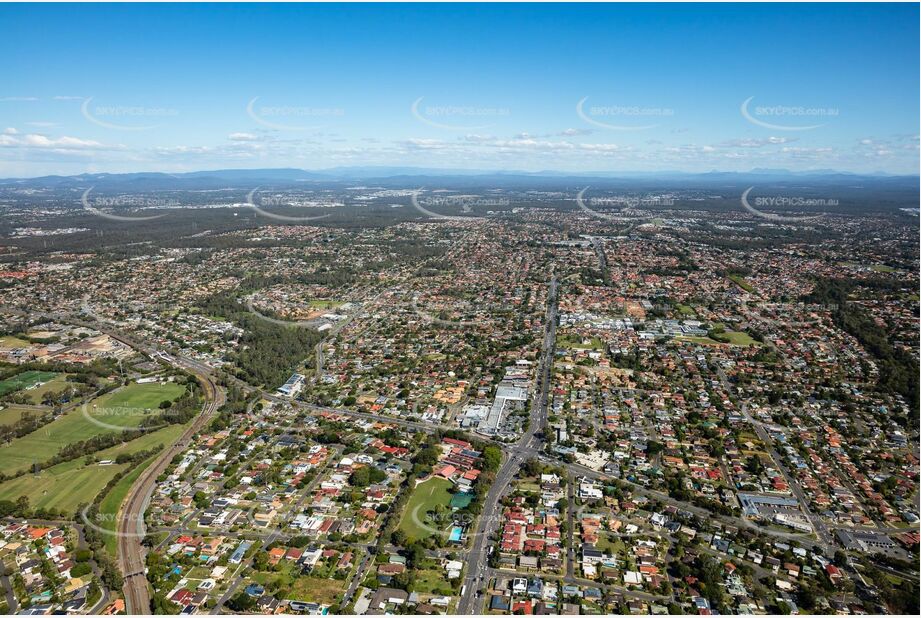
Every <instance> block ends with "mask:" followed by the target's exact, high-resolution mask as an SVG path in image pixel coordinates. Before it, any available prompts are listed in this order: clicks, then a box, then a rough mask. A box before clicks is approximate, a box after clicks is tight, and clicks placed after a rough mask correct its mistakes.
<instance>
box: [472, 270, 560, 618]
mask: <svg viewBox="0 0 921 618" xmlns="http://www.w3.org/2000/svg"><path fill="white" fill-rule="evenodd" d="M558 288H559V281H558V280H557V278H556V275H553V277H552V279H551V281H550V291H549V293H548V296H547V314H546V327H545V330H544V343H543V349H542V351H541V358H540V365H539V367H538V370H537V387H536V393H537V394H536V396H535V399H534V405H533V407H532V409H531V421H530V422H529V423H528V429H527V430H526V431H525V432H524V434H523V435H522V436H521V438H520V439H519V440H518V442H517V443H515V444H514V445H513V446H512V447H511V448H510V449H509V450H508V451H507V452H506V455H507V456H506V459H505V461H504V462H503V464H502V467H500V468H499V472H498V473H496V480H495V481H493V484H492V486H491V487H490V488H489V491H488V492H487V493H486V499H485V500H484V501H483V511H482V512H481V513H480V518H479V520H478V521H477V529H476V532H475V533H474V535H473V541H472V543H473V544H472V546H471V548H470V551H469V552H468V553H467V575H466V577H465V578H464V586H463V588H462V590H463V594H461V598H460V601H458V604H457V613H458V614H479V613H482V612H481V611H480V609H481V607H480V605H481V604H482V601H479V602H478V599H479V598H480V592H481V591H482V589H483V587H484V586H485V584H486V581H485V580H487V579H488V577H489V564H488V557H489V553H488V551H487V545H488V544H489V542H490V538H491V537H492V535H493V533H494V532H495V531H496V529H497V528H498V526H499V520H500V516H501V513H502V507H501V505H500V504H499V500H500V499H501V498H502V495H503V494H504V493H505V491H506V489H507V488H508V485H509V483H511V481H512V479H513V478H514V477H515V475H516V474H517V473H518V470H519V469H520V468H521V466H522V464H524V462H526V461H527V460H528V459H530V458H532V457H534V456H536V455H537V454H539V453H540V450H541V438H540V437H539V436H538V433H539V432H541V431H542V430H543V429H544V427H546V425H547V404H548V400H549V394H550V382H551V380H550V376H551V369H552V367H553V351H554V348H555V345H556V323H557V306H558V302H557V294H558Z"/></svg>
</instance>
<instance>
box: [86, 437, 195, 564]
mask: <svg viewBox="0 0 921 618" xmlns="http://www.w3.org/2000/svg"><path fill="white" fill-rule="evenodd" d="M168 429H170V428H168ZM164 431H165V430H164ZM163 435H164V436H165V437H167V438H169V437H170V436H168V435H167V434H163ZM178 435H179V432H176V436H177V437H178ZM144 437H147V436H144ZM170 442H172V440H170ZM163 444H164V446H165V445H166V444H168V442H167V441H165V440H164V442H163ZM156 458H157V456H156V455H154V456H153V457H149V458H147V459H145V460H144V461H142V462H141V463H140V464H138V465H137V466H135V467H134V469H133V470H131V472H129V473H128V474H126V475H125V476H123V477H122V478H121V480H120V481H118V483H117V484H116V485H115V487H113V488H112V490H111V491H110V492H109V493H107V494H106V497H105V498H103V499H102V502H100V503H99V513H100V514H101V517H100V521H99V522H98V525H99V526H100V527H101V528H104V529H106V530H111V531H113V532H114V531H115V528H116V527H117V526H118V520H117V518H116V515H117V514H118V510H119V508H121V505H122V502H124V501H125V497H126V496H127V495H128V490H129V489H131V486H132V485H134V482H135V481H136V480H137V479H138V477H139V476H141V472H143V471H144V470H145V469H146V468H147V467H148V466H149V465H150V464H152V463H153V461H154V459H156ZM104 540H105V545H106V551H107V552H109V555H110V556H112V558H115V557H116V552H117V551H118V537H117V536H115V535H114V534H110V535H106V536H105V539H104Z"/></svg>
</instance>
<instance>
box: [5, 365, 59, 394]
mask: <svg viewBox="0 0 921 618" xmlns="http://www.w3.org/2000/svg"><path fill="white" fill-rule="evenodd" d="M56 375H58V374H56V373H55V372H53V371H23V372H22V373H17V374H16V375H14V376H12V377H10V378H7V379H6V380H2V381H0V397H2V396H3V395H6V394H7V393H12V392H13V391H18V390H22V389H24V388H30V387H32V386H33V385H35V384H38V383H39V382H47V381H48V380H50V379H52V378H53V377H55V376H56Z"/></svg>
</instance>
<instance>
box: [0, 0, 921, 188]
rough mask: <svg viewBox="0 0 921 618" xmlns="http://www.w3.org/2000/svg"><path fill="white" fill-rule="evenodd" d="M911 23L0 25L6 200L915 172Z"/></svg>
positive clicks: (193, 14) (35, 20) (487, 16)
mask: <svg viewBox="0 0 921 618" xmlns="http://www.w3.org/2000/svg"><path fill="white" fill-rule="evenodd" d="M918 17H919V13H918V6H917V5H916V4H888V5H878V4H877V5H853V4H849V5H840V6H837V5H835V6H831V5H827V4H826V5H802V4H800V5H745V6H740V5H725V4H713V5H689V4H675V5H565V6H563V5H528V6H523V5H471V6H463V5H403V6H388V5H383V6H382V5H362V6H357V5H310V6H305V5H266V4H256V5H211V6H204V5H92V6H81V5H72V4H68V5H47V4H45V5H9V4H4V5H0V21H2V22H3V23H4V24H5V25H6V28H5V29H4V37H3V39H2V40H0V52H2V54H3V57H4V58H5V59H6V60H7V63H5V64H6V71H4V79H3V80H2V82H0V177H12V176H37V175H44V174H57V173H59V174H78V173H82V172H130V171H167V172H170V171H186V170H201V169H216V168H228V167H241V168H242V167H247V168H253V167H297V168H307V169H323V168H330V167H336V166H368V165H387V166H423V167H433V168H439V167H443V168H468V169H488V170H508V169H514V170H528V171H538V170H547V169H552V170H559V171H563V172H581V171H587V170H597V171H656V170H681V171H689V172H700V171H709V170H724V171H746V170H750V169H752V168H788V169H791V170H794V171H804V170H810V169H835V170H841V171H851V172H868V173H872V172H887V173H894V174H904V173H911V174H915V173H917V172H918V165H919V152H918V110H919V96H918V91H919V77H918V75H919V62H918V49H919V40H918Z"/></svg>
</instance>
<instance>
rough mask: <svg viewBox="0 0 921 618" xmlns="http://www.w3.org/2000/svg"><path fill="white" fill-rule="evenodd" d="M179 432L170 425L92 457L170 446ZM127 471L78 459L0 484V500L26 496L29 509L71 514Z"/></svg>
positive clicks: (126, 465) (118, 466)
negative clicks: (61, 510) (117, 475)
mask: <svg viewBox="0 0 921 618" xmlns="http://www.w3.org/2000/svg"><path fill="white" fill-rule="evenodd" d="M183 429H184V426H183V425H170V426H169V427H164V428H163V429H160V430H158V431H154V432H151V433H149V434H147V435H144V436H141V437H140V438H138V439H137V440H132V441H131V442H126V443H125V444H119V445H116V446H113V447H112V448H107V449H105V450H102V451H99V452H98V453H96V456H97V457H98V458H99V459H115V458H116V457H118V455H119V454H121V453H136V452H138V451H142V450H146V449H149V448H153V447H155V446H157V445H158V444H163V445H166V444H171V443H172V442H173V441H175V440H176V439H177V438H178V437H179V436H180V435H181V434H182V431H183ZM127 467H128V464H121V465H116V464H113V465H110V466H100V465H99V464H90V465H89V466H86V465H84V463H83V459H82V458H81V459H74V460H72V461H66V462H64V463H61V464H58V465H56V466H52V467H50V468H48V469H47V470H42V471H41V472H40V473H39V474H37V475H36V474H25V475H23V476H20V477H18V478H15V479H12V480H9V481H6V482H5V483H2V484H0V500H13V501H15V500H16V499H17V498H18V497H19V496H28V498H29V504H30V505H31V506H33V507H44V508H54V509H63V510H64V511H66V512H68V513H74V511H75V510H76V508H77V505H78V504H80V503H81V502H87V503H89V502H91V501H92V500H93V498H95V497H96V494H98V493H99V492H100V491H102V489H103V488H104V487H105V486H106V484H107V483H108V482H109V481H110V480H112V478H113V477H114V476H115V475H116V474H118V473H119V472H121V471H122V470H125V469H126V468H127ZM126 491H127V490H126Z"/></svg>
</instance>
